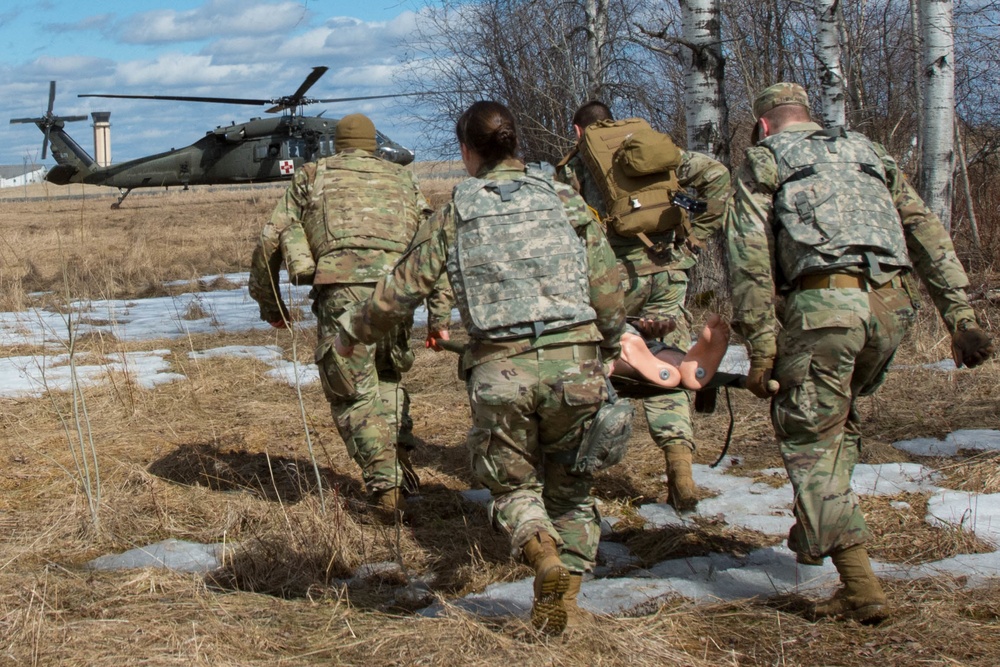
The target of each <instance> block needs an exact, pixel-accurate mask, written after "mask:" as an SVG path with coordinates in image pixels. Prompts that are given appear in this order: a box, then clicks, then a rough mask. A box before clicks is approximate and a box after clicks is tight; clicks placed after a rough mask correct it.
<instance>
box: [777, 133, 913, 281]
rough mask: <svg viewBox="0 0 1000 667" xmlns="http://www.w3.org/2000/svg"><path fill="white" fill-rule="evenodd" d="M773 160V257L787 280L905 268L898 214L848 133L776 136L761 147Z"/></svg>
mask: <svg viewBox="0 0 1000 667" xmlns="http://www.w3.org/2000/svg"><path fill="white" fill-rule="evenodd" d="M760 145H762V146H765V147H766V148H768V149H769V150H770V151H771V152H772V153H773V154H774V158H775V163H776V165H777V170H778V187H777V190H776V191H775V193H774V212H775V217H776V219H777V221H778V222H779V223H780V226H779V227H778V230H777V234H776V238H777V254H778V263H779V266H780V268H781V271H782V273H783V274H784V276H785V278H786V279H787V280H788V281H789V282H793V281H795V280H796V279H798V278H799V277H800V276H802V275H807V274H810V273H823V272H828V271H832V270H836V269H840V268H846V267H863V268H864V270H865V273H866V274H867V275H868V277H869V278H871V279H872V280H874V281H875V282H879V274H880V273H881V272H882V270H883V269H886V270H896V269H903V268H909V267H910V260H909V256H908V255H907V252H906V240H905V238H904V236H903V227H902V223H901V222H900V218H899V213H898V212H897V211H896V207H895V205H894V203H893V200H892V195H891V194H890V192H889V189H888V188H887V187H886V173H885V168H884V166H883V165H882V160H881V159H880V158H879V156H878V154H877V153H876V152H875V148H874V147H873V146H872V144H871V142H870V141H869V140H868V139H867V138H866V137H865V136H863V135H861V134H858V133H856V132H847V131H846V130H844V129H843V128H839V127H837V128H832V129H829V130H820V131H815V132H779V133H778V134H775V135H773V136H771V137H768V138H767V139H765V140H764V141H762V142H761V144H760Z"/></svg>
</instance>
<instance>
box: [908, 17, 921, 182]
mask: <svg viewBox="0 0 1000 667" xmlns="http://www.w3.org/2000/svg"><path fill="white" fill-rule="evenodd" d="M910 30H911V31H912V33H913V36H912V38H911V39H912V40H913V41H912V44H913V96H914V103H913V108H914V109H916V110H917V131H916V132H914V133H913V142H912V146H911V148H910V150H909V152H908V154H907V156H906V157H905V158H904V160H903V162H904V164H905V165H907V166H909V167H913V165H912V163H911V157H910V156H912V161H914V162H916V165H915V167H914V168H913V171H912V172H910V173H914V172H915V173H917V175H918V179H919V173H920V152H921V150H922V146H921V143H920V133H921V132H923V131H924V77H923V68H922V67H921V66H920V61H921V59H922V58H923V48H921V44H920V7H919V0H910ZM917 185H918V186H919V180H918V181H917Z"/></svg>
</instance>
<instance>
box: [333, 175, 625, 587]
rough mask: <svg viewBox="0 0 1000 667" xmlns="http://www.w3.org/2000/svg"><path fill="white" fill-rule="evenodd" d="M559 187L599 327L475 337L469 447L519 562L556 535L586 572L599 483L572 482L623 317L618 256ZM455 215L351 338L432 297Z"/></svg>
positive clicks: (420, 236) (415, 247)
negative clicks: (541, 538)
mask: <svg viewBox="0 0 1000 667" xmlns="http://www.w3.org/2000/svg"><path fill="white" fill-rule="evenodd" d="M524 174H525V167H524V165H523V164H521V163H520V162H518V161H517V160H506V161H503V162H501V163H499V164H497V165H494V166H492V167H484V169H483V170H482V172H481V173H480V174H478V177H479V178H482V179H486V180H496V181H505V180H512V179H516V178H519V177H522V176H523V175H524ZM555 186H556V192H557V194H558V196H559V198H560V199H561V200H562V201H563V203H564V206H565V210H566V213H567V215H568V218H569V222H570V224H571V225H572V226H573V228H574V229H575V230H576V233H577V235H578V236H579V237H580V239H581V240H582V242H583V244H584V245H585V249H586V255H587V264H588V270H589V276H588V280H587V284H586V289H587V290H588V291H589V297H590V306H591V307H592V308H593V310H594V312H595V313H596V319H594V320H592V321H587V322H582V323H580V324H577V325H574V326H572V327H570V328H566V329H561V330H558V331H553V332H545V333H542V334H541V335H540V336H538V337H533V336H522V337H518V338H511V339H505V340H489V339H485V338H476V337H471V341H470V345H469V347H468V349H467V350H466V352H465V353H464V355H463V360H462V364H463V368H464V369H465V372H466V383H467V387H468V391H469V402H470V405H471V406H472V413H473V427H472V428H471V429H470V431H469V434H468V441H467V442H468V446H469V450H470V453H471V455H472V468H473V472H474V473H475V475H476V477H477V479H479V480H480V481H481V482H482V483H483V484H484V485H485V486H486V487H487V488H489V490H490V492H491V493H492V495H493V502H492V505H491V513H492V515H493V519H494V521H495V522H496V523H497V524H498V525H499V526H501V527H502V528H503V529H505V530H506V531H509V532H510V533H511V542H512V550H513V553H514V554H515V555H516V554H518V553H520V551H521V548H522V547H523V545H524V544H525V543H526V542H528V540H529V539H531V538H532V537H533V536H534V535H535V534H536V533H538V532H546V533H548V534H549V535H551V536H552V537H553V539H555V541H556V543H557V544H558V545H559V547H560V559H561V561H562V562H563V564H564V565H565V566H566V567H567V569H569V570H571V571H574V572H584V571H586V570H589V569H591V568H592V567H593V564H594V558H595V557H596V553H597V544H598V541H599V538H600V517H599V514H598V511H597V507H596V504H595V502H594V499H593V497H592V496H591V495H590V488H591V485H592V483H593V480H592V478H591V477H578V476H573V475H570V474H569V468H570V466H571V464H572V462H573V460H574V459H575V454H576V449H577V447H578V446H579V444H580V440H581V438H582V435H583V432H584V428H585V426H586V425H587V424H588V422H589V420H590V418H591V417H592V416H593V415H594V414H595V413H596V412H597V409H598V407H599V406H600V403H601V402H602V401H603V400H604V399H605V398H606V396H607V390H606V387H605V380H604V369H603V365H602V359H604V360H610V359H613V358H615V357H617V356H618V354H619V352H620V345H619V340H620V338H621V334H622V331H623V329H624V323H625V313H624V310H623V309H622V293H621V285H620V281H619V279H618V272H617V269H616V266H615V261H614V255H613V254H612V252H611V249H610V248H609V247H608V244H607V241H606V239H605V237H604V234H603V233H602V232H601V230H600V226H599V225H598V224H597V222H596V220H594V218H593V216H592V215H591V214H590V213H589V212H588V210H587V207H586V205H585V204H584V202H583V200H582V199H580V198H579V197H578V196H576V195H575V193H573V191H572V190H570V189H569V188H568V187H566V186H564V185H561V184H555ZM455 211H456V208H455V204H454V203H452V204H449V205H448V206H446V207H445V208H443V209H442V210H441V211H439V212H438V213H436V214H435V215H434V216H432V217H431V219H430V221H429V222H428V223H427V224H425V225H423V226H421V228H420V231H418V232H417V236H416V237H415V238H414V239H413V243H412V245H411V247H410V250H409V251H408V252H407V254H406V256H405V257H404V258H403V259H402V260H401V261H400V262H399V263H398V264H397V265H396V268H395V269H394V270H393V272H392V274H391V275H389V276H387V277H386V278H385V280H383V281H382V282H380V283H379V284H378V285H377V286H376V288H375V293H374V295H373V297H372V298H371V299H370V300H369V301H368V302H367V303H366V304H365V305H364V307H362V308H360V309H357V310H356V311H354V312H353V313H352V312H351V311H349V312H348V313H347V314H346V315H345V316H344V317H342V318H341V322H342V323H343V325H344V329H345V330H346V331H348V332H349V334H350V335H351V337H353V338H354V339H357V340H360V341H362V342H366V341H370V340H374V339H375V338H377V337H378V336H379V335H380V334H379V332H381V331H385V330H388V329H391V328H392V327H393V326H395V324H396V322H399V321H400V320H402V319H404V318H406V317H407V314H408V313H409V312H411V311H412V309H413V308H414V307H415V306H416V305H417V304H418V303H419V301H420V299H422V298H423V297H424V296H425V295H426V294H428V293H430V291H431V289H432V288H433V286H434V284H435V282H436V281H438V280H439V279H440V277H441V276H442V275H443V274H445V271H446V268H447V262H448V257H449V253H450V252H452V250H453V248H454V244H455V239H456V214H455ZM468 326H469V324H468V323H466V327H467V328H468Z"/></svg>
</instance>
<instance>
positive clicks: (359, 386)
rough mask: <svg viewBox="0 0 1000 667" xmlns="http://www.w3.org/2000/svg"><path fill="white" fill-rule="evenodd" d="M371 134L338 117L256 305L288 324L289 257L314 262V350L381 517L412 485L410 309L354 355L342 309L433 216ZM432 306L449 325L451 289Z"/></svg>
mask: <svg viewBox="0 0 1000 667" xmlns="http://www.w3.org/2000/svg"><path fill="white" fill-rule="evenodd" d="M375 136H376V135H375V126H374V125H373V124H372V122H371V120H369V119H368V118H366V117H365V116H362V115H360V114H352V115H349V116H345V117H344V118H342V119H341V120H340V121H339V122H338V124H337V133H336V138H335V145H334V146H335V149H336V154H335V155H333V156H331V157H328V158H323V159H320V160H319V161H317V162H314V163H308V164H306V165H304V166H303V167H302V168H301V169H299V171H298V173H296V174H295V178H294V180H293V181H292V183H291V185H290V186H289V187H288V189H287V191H286V192H285V195H284V197H283V198H282V199H281V201H280V202H278V205H277V206H276V207H275V209H274V213H273V214H272V216H271V219H270V221H269V222H268V223H267V225H265V226H264V229H263V231H262V232H261V236H260V241H259V243H258V244H257V247H256V249H255V250H254V254H253V259H252V265H251V272H250V295H251V296H252V297H253V298H254V299H255V300H256V301H257V302H258V304H259V305H260V317H261V319H262V320H264V321H266V322H270V323H271V324H273V325H274V326H277V327H283V326H285V324H286V323H287V321H288V312H287V309H286V307H285V304H284V303H283V302H282V299H281V296H280V293H279V290H278V288H277V285H278V270H279V268H280V266H281V264H282V261H284V262H285V264H287V266H288V268H289V273H290V274H294V273H295V272H296V270H297V267H298V265H299V264H300V263H308V264H312V263H313V262H314V265H315V272H314V274H313V275H311V276H309V278H311V280H312V284H313V289H312V292H311V293H310V297H311V298H312V300H313V303H312V309H313V312H314V313H315V314H316V319H317V322H318V327H319V331H318V338H319V342H318V346H317V348H316V354H315V358H316V362H317V364H318V365H319V368H320V378H321V380H322V383H323V390H324V393H325V394H326V397H327V399H328V400H329V402H330V408H331V412H332V414H333V419H334V422H335V423H336V425H337V430H338V431H339V432H340V436H341V438H343V440H344V443H345V444H346V445H347V451H348V452H349V453H350V455H351V457H352V458H353V459H354V460H355V461H356V462H357V463H358V465H359V466H361V472H362V477H363V479H364V482H365V486H366V487H367V489H368V491H369V492H370V493H371V494H373V499H374V502H375V505H376V507H378V508H380V510H381V512H380V513H381V514H382V515H383V518H386V519H393V518H395V517H396V515H397V514H398V513H400V512H401V511H402V509H403V504H404V501H403V498H404V496H405V494H408V493H411V492H413V491H415V490H416V486H417V478H416V475H415V474H414V472H413V469H412V467H411V466H410V465H409V454H408V452H409V449H411V448H412V447H413V441H412V435H411V428H412V421H411V420H410V417H409V412H408V406H409V397H408V396H407V393H406V390H405V389H404V388H403V387H402V386H401V385H400V379H401V376H402V373H403V372H405V371H407V370H409V368H410V366H411V364H412V363H413V353H412V352H411V351H410V348H409V337H410V330H411V327H412V322H413V321H412V317H410V318H404V319H403V320H402V321H400V322H399V324H398V325H397V326H395V327H393V328H391V329H386V330H385V331H384V332H383V333H382V335H381V336H379V338H378V339H377V340H372V341H371V344H370V345H365V346H360V347H358V348H357V349H356V350H355V352H354V354H352V355H350V356H341V355H338V354H337V353H336V352H335V350H334V349H333V340H334V338H335V337H336V335H337V332H338V330H339V325H338V324H337V317H338V316H339V315H340V314H341V313H342V312H343V311H344V309H345V308H346V307H347V306H349V305H351V304H353V303H357V302H359V301H363V300H364V299H366V298H368V296H369V295H371V293H372V289H373V287H374V284H375V283H376V282H377V281H378V280H379V279H380V278H382V277H383V276H384V275H386V274H387V273H388V272H389V271H390V270H391V269H392V266H393V265H394V264H395V263H396V260H397V259H398V258H399V257H400V255H401V254H402V253H403V251H404V250H405V249H406V247H407V245H408V243H409V241H410V239H411V238H412V237H413V234H414V233H415V232H416V230H417V227H418V225H419V223H420V222H421V221H422V220H424V219H425V218H426V217H427V216H428V215H429V214H430V208H429V206H428V204H427V202H426V201H425V200H424V197H423V195H422V194H421V192H420V189H419V188H418V186H417V182H416V179H415V177H414V176H413V174H412V172H411V171H410V170H408V169H405V168H403V167H401V166H399V165H396V164H394V163H392V162H389V161H387V160H383V159H382V158H380V157H377V156H376V155H375V151H376V149H377V145H376V140H375ZM296 235H298V236H296ZM297 240H298V243H296V241H297ZM303 240H304V241H305V243H303V242H302V241H303ZM293 267H294V268H293ZM428 305H429V311H430V321H429V323H428V325H429V328H430V329H443V330H446V329H447V326H448V323H449V321H450V313H451V305H450V294H448V293H447V292H446V291H445V292H441V293H436V294H435V296H434V297H433V298H432V300H431V301H430V303H429V304H428Z"/></svg>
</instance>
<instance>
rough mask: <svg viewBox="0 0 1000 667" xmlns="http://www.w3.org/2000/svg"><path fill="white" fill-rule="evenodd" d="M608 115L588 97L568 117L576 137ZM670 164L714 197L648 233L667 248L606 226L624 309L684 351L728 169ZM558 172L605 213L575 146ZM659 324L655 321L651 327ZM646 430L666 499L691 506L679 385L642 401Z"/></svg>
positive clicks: (708, 161) (686, 412) (689, 439)
mask: <svg viewBox="0 0 1000 667" xmlns="http://www.w3.org/2000/svg"><path fill="white" fill-rule="evenodd" d="M601 120H612V115H611V110H610V109H608V107H607V106H606V105H604V104H603V103H601V102H596V101H595V102H588V103H587V104H585V105H583V106H582V107H580V109H579V110H578V111H577V112H576V114H575V115H574V117H573V127H574V129H575V130H576V137H577V139H578V140H580V139H581V138H582V137H583V133H584V131H585V129H586V128H587V126H589V125H591V124H593V123H596V122H597V121H601ZM680 154H681V164H680V167H678V169H677V179H678V181H679V183H680V186H681V187H682V188H685V189H691V190H694V192H695V193H697V196H698V198H700V199H704V200H708V201H710V202H713V204H712V205H711V206H710V207H709V210H707V211H705V212H704V213H702V214H700V215H698V216H697V217H695V218H694V219H693V220H692V221H691V226H692V234H691V235H690V236H689V237H688V238H687V239H684V240H683V241H682V240H680V239H679V238H675V233H674V232H669V233H667V234H660V235H657V234H650V235H649V239H650V241H652V242H653V243H656V244H660V243H663V244H664V245H666V246H669V247H670V251H669V253H667V254H660V253H656V252H654V251H653V250H651V249H649V248H647V247H646V245H645V244H644V243H643V242H642V241H640V240H639V239H638V238H637V237H625V236H620V235H618V234H616V233H615V232H614V230H613V229H611V228H610V227H606V228H605V232H606V233H607V236H608V241H609V242H610V243H611V247H612V249H613V250H614V252H615V257H616V258H617V260H618V266H619V269H620V271H621V275H622V281H623V284H624V287H625V310H626V313H627V315H628V316H629V317H636V318H640V322H641V324H640V326H642V325H643V324H645V325H646V326H645V327H642V329H641V332H642V333H643V334H644V336H645V337H647V338H650V339H659V340H661V341H663V342H664V343H666V344H667V345H668V346H671V347H676V348H677V349H679V350H681V351H684V352H686V351H687V350H688V348H689V347H690V345H691V317H690V314H689V313H688V311H687V310H686V309H685V308H684V300H685V297H686V295H687V287H688V272H689V270H690V269H691V268H692V267H693V266H694V265H695V262H696V261H697V256H698V252H699V251H700V250H701V248H702V247H704V244H705V241H706V240H707V239H708V238H709V237H710V236H712V235H713V234H714V233H715V232H716V231H718V230H719V229H720V228H721V227H722V218H723V214H724V211H725V207H724V206H723V205H722V202H724V201H725V199H726V198H727V197H728V196H729V187H730V179H729V170H728V169H726V168H725V167H724V166H723V165H722V164H721V163H720V162H717V161H716V160H713V159H712V158H710V157H708V156H707V155H703V154H702V153H697V152H694V151H686V150H681V151H680ZM557 178H559V180H561V181H563V182H564V183H568V184H569V185H571V186H572V187H573V189H575V190H576V191H577V192H579V193H580V194H581V195H582V196H583V198H584V200H586V202H587V204H588V205H589V206H591V207H592V208H593V209H594V210H595V211H596V212H597V214H598V215H599V216H600V218H601V219H602V220H603V219H604V218H605V217H606V216H607V211H606V210H605V205H604V200H603V197H602V195H601V192H600V190H599V189H598V187H597V185H596V184H595V182H594V177H593V176H592V175H591V173H590V170H589V169H588V168H587V167H586V165H585V164H584V162H583V159H582V158H581V157H580V156H579V155H578V153H577V149H574V150H573V151H572V152H571V153H570V154H569V155H567V156H566V158H564V159H563V160H562V162H561V163H560V166H559V169H558V172H557ZM669 321H673V322H674V323H675V324H676V328H674V329H673V330H672V331H665V329H666V328H667V327H664V326H662V324H660V323H666V322H669ZM658 325H659V327H658ZM643 409H644V411H645V414H646V422H647V424H648V425H649V435H650V437H652V438H653V442H654V443H655V444H656V446H657V447H659V448H660V449H661V450H663V453H664V457H665V459H666V471H667V501H668V502H669V503H671V504H672V505H673V506H674V507H675V508H676V509H677V510H678V511H689V510H692V509H694V507H695V506H696V505H697V503H698V498H697V494H696V492H697V487H696V486H695V483H694V479H693V477H692V476H691V460H692V454H693V452H694V448H695V443H694V430H693V428H692V425H691V407H690V398H689V394H688V393H687V392H686V391H684V390H683V389H677V390H673V391H665V392H664V393H663V394H661V395H659V396H656V397H652V398H647V399H645V400H644V401H643Z"/></svg>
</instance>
